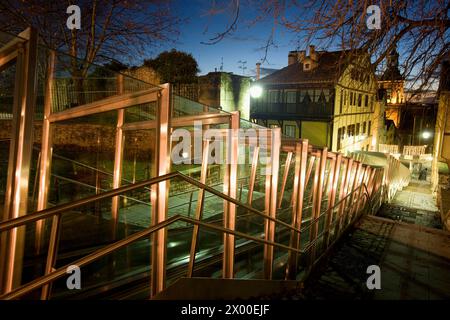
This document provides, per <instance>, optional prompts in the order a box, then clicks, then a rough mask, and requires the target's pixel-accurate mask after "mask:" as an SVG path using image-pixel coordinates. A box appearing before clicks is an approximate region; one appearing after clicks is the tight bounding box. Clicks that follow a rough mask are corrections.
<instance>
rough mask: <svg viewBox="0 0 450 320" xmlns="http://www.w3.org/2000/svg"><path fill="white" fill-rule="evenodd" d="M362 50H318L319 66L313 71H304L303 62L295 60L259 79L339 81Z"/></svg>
mask: <svg viewBox="0 0 450 320" xmlns="http://www.w3.org/2000/svg"><path fill="white" fill-rule="evenodd" d="M358 51H359V52H360V53H362V51H361V50H353V51H350V50H341V51H332V52H327V51H318V52H317V53H318V55H319V61H318V66H317V67H316V68H315V69H313V70H311V71H303V67H302V63H301V62H295V63H293V64H290V65H288V66H287V67H285V68H283V69H280V70H278V71H275V72H274V73H272V74H270V75H268V76H266V77H264V78H262V79H261V80H258V83H261V84H288V83H313V82H334V81H337V80H338V78H339V76H340V75H341V74H342V72H343V71H344V70H345V69H346V67H347V65H348V64H349V62H350V60H351V57H352V56H353V54H355V52H358Z"/></svg>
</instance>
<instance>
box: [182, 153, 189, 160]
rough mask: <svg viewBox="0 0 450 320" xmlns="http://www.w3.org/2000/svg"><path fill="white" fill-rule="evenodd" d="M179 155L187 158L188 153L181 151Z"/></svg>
mask: <svg viewBox="0 0 450 320" xmlns="http://www.w3.org/2000/svg"><path fill="white" fill-rule="evenodd" d="M181 156H182V157H183V158H184V159H187V158H188V157H189V153H188V152H183V153H182V154H181Z"/></svg>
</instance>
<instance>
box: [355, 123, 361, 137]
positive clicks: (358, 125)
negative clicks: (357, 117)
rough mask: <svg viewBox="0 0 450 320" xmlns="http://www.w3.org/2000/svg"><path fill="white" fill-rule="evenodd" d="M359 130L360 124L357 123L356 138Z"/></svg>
mask: <svg viewBox="0 0 450 320" xmlns="http://www.w3.org/2000/svg"><path fill="white" fill-rule="evenodd" d="M360 128H361V126H360V124H359V123H357V124H356V133H355V134H356V135H357V136H358V135H360V132H359V130H360Z"/></svg>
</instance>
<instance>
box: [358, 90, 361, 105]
mask: <svg viewBox="0 0 450 320" xmlns="http://www.w3.org/2000/svg"><path fill="white" fill-rule="evenodd" d="M361 104H362V94H361V93H360V94H358V107H361Z"/></svg>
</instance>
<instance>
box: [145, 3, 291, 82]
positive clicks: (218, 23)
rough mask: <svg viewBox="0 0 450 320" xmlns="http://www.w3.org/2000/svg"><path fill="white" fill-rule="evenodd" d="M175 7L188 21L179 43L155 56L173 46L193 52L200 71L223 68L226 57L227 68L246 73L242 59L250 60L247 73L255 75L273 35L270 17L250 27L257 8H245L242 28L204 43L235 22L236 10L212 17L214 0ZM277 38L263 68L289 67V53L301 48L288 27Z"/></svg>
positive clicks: (225, 67)
mask: <svg viewBox="0 0 450 320" xmlns="http://www.w3.org/2000/svg"><path fill="white" fill-rule="evenodd" d="M175 8H176V10H177V12H179V14H180V16H181V17H183V18H187V19H188V21H187V22H185V23H183V25H182V27H181V28H180V31H181V33H180V35H179V38H178V40H177V42H176V43H175V44H173V43H172V44H167V45H165V46H164V47H163V48H162V49H160V50H157V51H154V52H152V53H151V55H153V56H155V55H157V54H158V53H159V52H160V51H163V50H167V49H171V48H175V49H177V50H182V51H186V52H189V53H192V55H193V56H194V58H195V59H196V60H197V62H198V63H199V67H200V74H206V73H208V72H211V71H214V68H217V70H219V68H220V65H221V59H222V57H223V71H227V72H233V73H235V74H243V70H242V69H241V68H239V66H242V64H239V63H238V61H247V64H246V67H247V69H246V70H245V75H252V76H253V75H254V74H255V64H256V62H258V61H261V59H262V58H263V57H264V55H265V54H264V51H263V50H261V49H260V48H261V47H263V46H264V45H265V43H266V41H267V39H268V37H269V36H270V34H271V30H272V27H273V23H272V21H270V20H266V21H264V22H261V23H258V24H256V25H254V26H251V27H250V26H249V22H250V21H253V19H254V18H255V10H252V8H249V7H244V8H243V9H242V10H241V14H240V20H239V23H238V28H237V30H236V31H235V32H234V33H233V34H231V35H229V36H227V37H226V38H225V39H223V40H222V41H220V42H219V43H217V44H214V45H205V44H202V42H208V40H209V39H211V38H213V37H214V36H215V35H216V34H217V33H218V32H221V31H224V30H226V28H227V26H228V24H230V23H231V21H232V17H231V16H230V15H231V13H232V10H228V11H227V12H224V13H220V14H217V15H214V16H211V15H210V14H208V9H210V8H211V2H210V1H204V0H203V1H202V0H191V1H183V0H179V1H177V2H176V3H175ZM275 38H276V45H277V46H276V47H273V46H272V47H271V48H270V50H269V52H268V55H267V61H265V62H264V63H263V65H262V67H263V68H274V69H280V68H282V67H285V66H286V65H287V56H288V52H289V51H290V50H295V49H296V47H297V41H296V36H295V35H294V34H292V33H290V32H287V31H286V30H282V29H281V28H279V29H278V30H277V31H276V36H275Z"/></svg>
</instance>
